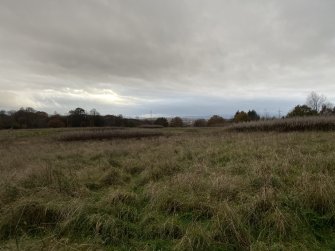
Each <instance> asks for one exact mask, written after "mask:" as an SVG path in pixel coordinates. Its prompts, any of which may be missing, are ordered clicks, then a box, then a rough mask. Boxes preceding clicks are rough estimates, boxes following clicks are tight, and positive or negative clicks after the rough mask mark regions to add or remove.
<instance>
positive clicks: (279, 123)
mask: <svg viewBox="0 0 335 251" xmlns="http://www.w3.org/2000/svg"><path fill="white" fill-rule="evenodd" d="M226 129H227V130H229V131H236V132H253V131H263V132H266V131H278V132H290V131H334V130H335V116H315V117H314V116H313V117H296V118H285V119H274V120H264V121H262V120H261V121H252V122H243V123H237V124H233V125H231V126H228V127H227V128H226Z"/></svg>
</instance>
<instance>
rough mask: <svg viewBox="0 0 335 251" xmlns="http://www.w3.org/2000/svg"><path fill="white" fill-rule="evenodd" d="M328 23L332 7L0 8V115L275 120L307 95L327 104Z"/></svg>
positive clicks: (52, 4)
mask: <svg viewBox="0 0 335 251" xmlns="http://www.w3.org/2000/svg"><path fill="white" fill-rule="evenodd" d="M334 13H335V1H334V0H317V1H316V0H248V1H243V0H240V1H237V0H119V1H117V0H52V1H51V0H50V1H47V0H29V1H25V0H0V110H1V109H6V110H8V109H18V108H20V107H21V106H24V107H26V106H30V107H33V108H35V109H37V110H44V111H47V112H49V113H53V112H54V111H57V112H59V113H66V112H67V111H69V110H70V109H73V108H76V107H83V108H84V109H87V110H90V109H91V108H96V109H97V110H98V111H100V112H101V113H102V114H106V113H109V114H120V113H122V114H124V115H129V116H143V115H145V114H149V113H150V111H151V110H152V112H153V114H154V115H155V114H156V115H165V116H172V115H182V116H183V115H211V114H220V115H225V116H230V115H231V114H233V113H235V111H236V110H238V109H239V110H241V109H246V110H247V109H256V110H257V111H258V112H259V113H260V114H264V113H266V112H267V113H273V114H277V113H278V110H281V111H282V113H286V112H287V111H288V110H289V109H290V108H292V107H293V106H294V105H296V104H299V103H304V101H305V98H306V96H307V95H308V93H310V92H311V91H316V92H318V93H320V94H325V95H326V96H327V97H328V99H329V100H330V101H332V102H334V101H335V14H334ZM334 103H335V102H334Z"/></svg>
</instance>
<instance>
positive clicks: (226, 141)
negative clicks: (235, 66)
mask: <svg viewBox="0 0 335 251" xmlns="http://www.w3.org/2000/svg"><path fill="white" fill-rule="evenodd" d="M124 130H127V131H129V132H130V133H132V135H141V134H140V133H139V132H138V131H135V130H138V129H124ZM142 130H149V131H150V130H151V129H142ZM64 131H66V132H64ZM71 131H72V132H73V129H72V130H65V129H44V130H18V131H5V130H4V131H0V177H1V179H0V250H334V249H335V154H334V153H335V133H334V132H229V131H226V130H223V129H222V128H201V129H193V128H188V129H155V133H153V135H151V136H150V137H147V136H148V135H147V134H148V133H145V134H146V136H145V137H140V136H139V137H135V138H127V137H122V138H118V137H115V136H113V137H111V136H110V135H111V134H110V133H109V134H108V133H107V135H109V139H105V140H101V137H98V138H99V139H100V140H96V139H94V137H93V138H92V137H86V139H87V140H79V141H76V140H73V141H64V140H63V137H64V135H65V136H68V135H69V133H71ZM157 132H159V133H157ZM64 133H65V134H64ZM104 133H106V132H104ZM123 133H124V132H123ZM84 134H85V135H87V132H85V133H84ZM74 135H78V131H75V132H74ZM100 135H101V134H100ZM113 135H114V134H113Z"/></svg>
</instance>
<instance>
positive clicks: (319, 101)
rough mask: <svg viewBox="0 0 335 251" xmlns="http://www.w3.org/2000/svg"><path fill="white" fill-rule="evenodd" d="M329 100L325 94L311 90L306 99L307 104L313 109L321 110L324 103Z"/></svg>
mask: <svg viewBox="0 0 335 251" xmlns="http://www.w3.org/2000/svg"><path fill="white" fill-rule="evenodd" d="M326 102H327V98H326V96H324V95H320V94H317V93H316V92H311V93H310V94H309V95H308V96H307V99H306V105H307V106H309V107H310V108H312V110H314V111H317V112H320V110H321V108H322V106H323V105H325V104H326Z"/></svg>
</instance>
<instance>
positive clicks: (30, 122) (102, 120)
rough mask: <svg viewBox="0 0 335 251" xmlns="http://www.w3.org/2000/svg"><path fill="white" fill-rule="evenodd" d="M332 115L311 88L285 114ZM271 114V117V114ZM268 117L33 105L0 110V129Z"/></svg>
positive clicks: (206, 122)
mask: <svg viewBox="0 0 335 251" xmlns="http://www.w3.org/2000/svg"><path fill="white" fill-rule="evenodd" d="M330 115H335V107H334V106H333V105H332V104H331V103H330V102H328V100H327V98H326V97H325V96H324V95H319V94H317V93H315V92H312V93H311V94H310V95H308V97H307V99H306V103H305V104H303V105H297V106H295V107H294V108H293V109H292V110H291V111H290V112H289V113H288V114H287V115H286V117H298V116H330ZM273 118H274V117H273ZM283 118H285V117H283ZM261 119H262V120H265V119H271V118H267V117H261V116H260V115H259V114H258V113H257V112H256V111H255V110H249V111H247V112H245V111H237V112H236V113H235V115H234V117H233V118H232V119H225V118H223V117H221V116H219V115H213V116H212V117H210V118H209V119H208V120H206V119H197V120H194V121H192V123H185V121H183V119H182V118H180V117H174V118H172V119H167V118H164V117H159V118H156V119H153V120H152V119H150V120H149V119H134V118H125V117H123V116H122V115H101V114H100V113H99V112H98V111H97V110H96V109H92V110H90V111H85V110H84V109H83V108H80V107H78V108H76V109H74V110H70V111H69V112H68V114H67V115H60V114H53V115H49V114H47V113H46V112H43V111H36V110H35V109H33V108H30V107H28V108H21V109H19V110H18V111H4V110H2V111H0V129H10V128H12V129H25V128H59V127H141V126H142V127H146V126H147V127H168V126H170V127H182V126H194V127H206V126H223V125H225V124H227V123H241V122H248V121H257V120H261Z"/></svg>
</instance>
